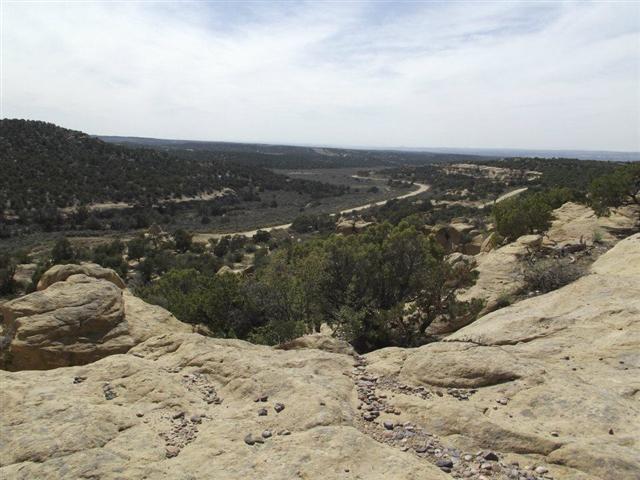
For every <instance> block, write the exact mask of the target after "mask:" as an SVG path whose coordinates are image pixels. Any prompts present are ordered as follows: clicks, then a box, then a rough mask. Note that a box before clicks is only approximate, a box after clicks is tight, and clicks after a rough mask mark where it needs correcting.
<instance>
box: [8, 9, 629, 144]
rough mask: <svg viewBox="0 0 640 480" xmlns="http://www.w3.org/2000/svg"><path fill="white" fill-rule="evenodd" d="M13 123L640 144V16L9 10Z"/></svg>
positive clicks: (292, 137)
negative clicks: (34, 121)
mask: <svg viewBox="0 0 640 480" xmlns="http://www.w3.org/2000/svg"><path fill="white" fill-rule="evenodd" d="M2 40H3V42H2V66H3V71H2V87H3V92H2V93H3V97H2V110H3V111H2V116H5V117H22V118H37V119H43V120H48V121H52V122H55V123H58V124H61V125H63V126H67V127H70V128H76V129H80V130H84V131H88V132H90V133H101V134H121V135H138V136H156V137H169V138H193V139H210V140H235V141H263V142H283V143H286V142H289V143H319V144H322V143H324V144H336V145H372V146H412V147H424V146H451V147H519V148H569V149H574V148H580V149H611V150H640V113H639V111H640V71H639V70H640V6H639V5H637V4H624V3H579V4H574V3H562V4H558V3H552V4H551V3H550V4H541V3H506V2H496V3H459V2H458V3H451V4H444V3H425V4H411V3H407V4H400V6H398V4H391V3H389V4H381V3H370V4H367V3H348V4H347V3H345V4H338V3H335V4H332V3H323V4H320V3H313V4H306V3H302V4H278V5H276V6H272V5H270V4H267V3H266V2H265V3H245V4H242V5H240V6H237V5H234V4H220V3H210V4H204V3H194V4H184V3H176V4H167V3H159V4H149V3H138V4H134V3H115V4H113V3H112V4H106V3H89V2H83V3H52V2H48V3H24V2H22V3H17V2H3V20H2Z"/></svg>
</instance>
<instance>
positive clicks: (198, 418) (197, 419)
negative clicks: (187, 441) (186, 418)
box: [191, 415, 202, 423]
mask: <svg viewBox="0 0 640 480" xmlns="http://www.w3.org/2000/svg"><path fill="white" fill-rule="evenodd" d="M191 421H192V422H193V423H202V417H201V416H200V415H192V416H191Z"/></svg>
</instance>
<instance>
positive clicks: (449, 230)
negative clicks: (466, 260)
mask: <svg viewBox="0 0 640 480" xmlns="http://www.w3.org/2000/svg"><path fill="white" fill-rule="evenodd" d="M432 232H433V236H434V238H435V240H436V242H438V244H439V245H440V246H441V247H442V248H443V249H444V251H445V252H447V253H449V252H453V251H454V250H456V248H457V247H458V245H460V243H461V242H462V234H461V233H460V232H459V231H458V230H456V229H455V228H454V227H452V226H451V225H441V226H438V227H434V229H433V231H432Z"/></svg>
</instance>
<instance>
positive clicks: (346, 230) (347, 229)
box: [336, 218, 373, 235]
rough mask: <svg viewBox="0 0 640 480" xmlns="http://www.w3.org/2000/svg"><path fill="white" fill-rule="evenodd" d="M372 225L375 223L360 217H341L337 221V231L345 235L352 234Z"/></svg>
mask: <svg viewBox="0 0 640 480" xmlns="http://www.w3.org/2000/svg"><path fill="white" fill-rule="evenodd" d="M371 225H373V222H365V221H364V220H362V219H358V218H356V219H349V218H341V219H339V220H338V222H337V223H336V232H337V233H341V234H343V235H351V234H353V233H360V232H362V231H364V230H365V229H366V228H367V227H369V226H371Z"/></svg>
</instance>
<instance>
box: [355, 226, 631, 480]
mask: <svg viewBox="0 0 640 480" xmlns="http://www.w3.org/2000/svg"><path fill="white" fill-rule="evenodd" d="M389 350H390V351H386V350H381V351H378V352H374V353H372V354H370V355H368V359H369V363H370V367H369V371H371V372H372V373H373V374H379V375H384V376H386V377H392V378H397V379H398V382H399V383H401V384H407V385H410V386H413V387H416V386H422V387H426V388H429V389H433V388H442V389H445V392H446V393H445V394H444V395H443V396H437V395H433V396H431V397H429V398H428V399H427V400H422V399H421V398H416V397H415V396H412V395H405V394H403V393H402V391H400V392H399V393H398V392H385V393H387V395H388V397H392V398H393V400H394V403H395V405H397V406H398V408H399V409H400V410H401V411H403V412H406V416H405V417H404V418H405V419H408V420H411V421H414V422H416V423H419V424H422V425H425V426H426V427H427V428H428V429H429V430H431V431H433V432H434V433H436V434H439V435H442V436H444V437H445V438H448V439H450V440H451V441H452V442H455V443H457V444H458V445H461V446H464V447H463V448H467V449H473V448H495V449H498V450H500V451H502V452H511V453H512V454H518V455H522V454H525V455H527V456H529V460H527V461H530V462H532V463H533V460H532V458H531V456H534V458H544V459H545V460H546V461H547V462H549V463H550V464H552V466H551V467H549V470H550V471H551V472H552V473H554V472H555V476H554V478H562V479H573V478H575V479H578V478H580V479H586V478H601V479H613V478H616V479H618V478H620V479H633V478H637V476H638V473H639V472H640V434H639V432H640V430H639V429H638V428H637V427H638V418H640V407H639V406H638V395H639V392H640V375H639V371H640V234H636V235H634V236H632V237H629V238H627V239H625V240H624V241H621V242H620V243H619V244H618V245H616V246H615V247H614V248H613V249H612V250H610V251H609V252H607V253H606V254H604V255H603V256H602V257H600V258H599V259H598V260H597V261H596V262H595V263H594V264H593V266H592V268H591V273H590V274H589V275H587V276H585V277H582V278H581V279H579V280H577V281H576V282H574V283H572V284H570V285H567V286H566V287H564V288H562V289H560V290H557V291H555V292H551V293H549V294H546V295H542V296H539V297H535V298H531V299H528V300H525V301H522V302H520V303H517V304H515V305H513V306H511V307H507V308H504V309H502V310H499V311H497V312H494V313H491V314H489V315H486V316H485V317H483V318H481V319H480V320H478V321H476V322H475V323H473V324H471V325H469V326H467V327H465V328H463V329H461V330H459V331H458V332H456V333H455V334H453V335H451V336H449V337H448V338H447V339H446V340H445V341H444V342H441V343H437V344H431V345H426V346H424V347H421V348H418V349H415V350H403V349H389ZM461 399H462V400H464V401H461ZM553 465H557V468H556V467H554V466H553Z"/></svg>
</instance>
